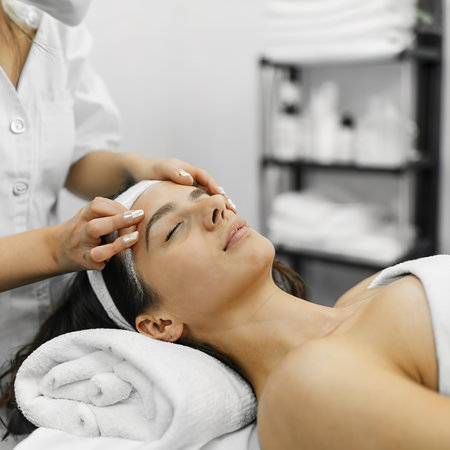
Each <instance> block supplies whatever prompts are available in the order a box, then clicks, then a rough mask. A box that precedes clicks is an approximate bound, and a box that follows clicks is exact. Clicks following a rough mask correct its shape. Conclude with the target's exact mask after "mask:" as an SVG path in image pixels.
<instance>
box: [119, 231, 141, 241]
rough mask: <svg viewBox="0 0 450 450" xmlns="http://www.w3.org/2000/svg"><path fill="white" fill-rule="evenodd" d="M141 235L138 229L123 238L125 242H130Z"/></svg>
mask: <svg viewBox="0 0 450 450" xmlns="http://www.w3.org/2000/svg"><path fill="white" fill-rule="evenodd" d="M138 236H139V232H138V231H133V232H132V233H130V234H126V235H125V236H124V237H123V238H122V239H123V243H124V244H129V243H130V242H134V241H135V240H136V239H137V238H138Z"/></svg>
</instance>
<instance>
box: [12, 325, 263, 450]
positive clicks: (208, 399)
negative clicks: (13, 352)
mask: <svg viewBox="0 0 450 450" xmlns="http://www.w3.org/2000/svg"><path fill="white" fill-rule="evenodd" d="M44 380H45V381H44ZM69 380H71V381H70V382H69ZM119 380H120V381H119ZM93 384H95V386H96V388H97V390H95V389H94V387H93ZM127 385H128V386H129V387H127ZM52 387H53V388H54V389H51V388H52ZM42 388H44V389H42ZM15 390H16V399H17V403H18V405H19V407H20V409H21V410H22V412H23V414H24V415H25V417H26V418H27V419H28V420H30V421H31V422H32V423H34V424H35V425H37V426H43V427H47V428H53V429H57V430H62V431H67V432H70V433H74V434H78V435H82V436H113V437H122V438H127V439H135V440H141V441H147V442H152V444H153V446H152V447H151V448H152V449H169V448H170V449H171V450H177V449H180V450H181V449H183V450H185V449H194V448H200V447H201V446H202V445H204V444H205V443H206V442H209V441H210V440H211V439H214V438H216V437H218V436H221V435H222V434H225V433H231V432H233V431H235V430H238V429H240V428H242V427H244V426H245V425H247V424H249V423H251V422H252V421H254V419H255V417H256V399H255V396H254V394H253V391H252V389H251V387H250V386H249V384H248V383H247V382H246V381H245V380H244V379H242V378H241V377H240V376H239V375H238V374H237V373H236V372H235V371H233V370H232V369H230V368H229V367H227V366H225V365H224V364H223V363H221V362H220V361H218V360H216V359H215V358H213V357H211V356H209V355H206V354H205V353H203V352H200V351H198V350H194V349H192V348H188V347H185V346H182V345H177V344H171V343H166V342H161V341H156V340H154V339H150V338H148V337H145V336H143V335H141V334H139V333H135V332H130V331H125V330H107V329H95V330H84V331H79V332H75V333H68V334H65V335H62V336H59V337H57V338H55V339H53V340H51V341H49V342H47V343H45V344H44V345H43V346H41V347H39V348H38V349H37V350H36V351H35V352H33V353H32V354H31V355H30V356H29V357H28V358H27V359H26V360H25V362H24V363H23V364H22V366H21V368H20V370H19V372H18V374H17V378H16V384H15ZM100 390H101V392H100ZM44 391H45V392H44ZM46 393H48V394H49V395H46ZM92 394H94V395H92ZM71 395H72V397H71ZM102 405H103V406H102ZM149 448H150V447H149Z"/></svg>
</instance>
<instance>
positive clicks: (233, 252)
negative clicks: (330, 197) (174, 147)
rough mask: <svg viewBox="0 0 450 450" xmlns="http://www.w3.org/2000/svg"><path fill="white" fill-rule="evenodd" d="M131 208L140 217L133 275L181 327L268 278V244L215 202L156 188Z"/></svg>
mask: <svg viewBox="0 0 450 450" xmlns="http://www.w3.org/2000/svg"><path fill="white" fill-rule="evenodd" d="M133 208H134V209H138V208H142V209H143V210H144V211H145V219H144V220H143V221H142V222H141V223H140V224H139V236H140V238H139V242H138V243H137V244H136V245H135V246H134V247H133V254H134V266H135V269H136V272H137V273H138V275H139V276H140V277H141V278H142V279H143V280H144V281H145V282H146V283H147V284H148V285H149V286H150V287H151V288H152V289H153V290H155V291H156V292H157V294H158V296H159V298H160V299H161V303H162V305H163V307H164V308H166V309H167V310H169V311H170V312H171V313H172V314H173V315H174V316H175V317H177V318H178V320H180V321H182V322H183V323H186V324H188V325H189V324H191V325H193V326H201V323H202V322H204V321H205V319H206V320H208V319H209V318H210V317H214V316H212V315H215V314H220V313H226V312H227V311H230V309H232V307H233V304H234V303H236V302H239V301H241V299H242V298H245V295H246V293H247V294H248V293H249V292H250V291H251V289H252V286H254V283H257V282H259V281H263V280H264V278H267V277H269V278H270V273H271V267H272V261H273V256H274V249H273V245H272V244H271V243H270V241H268V240H267V239H266V238H264V237H263V236H261V235H260V234H259V233H257V232H255V231H254V230H252V229H251V228H250V226H249V225H248V224H247V222H246V221H245V220H243V219H241V218H240V217H239V216H237V215H236V214H235V213H233V212H232V211H231V210H229V209H227V208H226V203H225V198H224V197H223V196H221V195H212V196H211V195H209V194H208V193H207V192H206V191H205V190H203V189H201V188H196V187H192V186H181V185H177V184H175V183H172V182H169V181H164V182H161V183H157V184H156V185H154V186H152V187H150V188H149V189H148V190H147V191H146V192H144V194H142V195H141V196H140V197H139V198H138V200H137V201H136V202H135V204H134V205H133Z"/></svg>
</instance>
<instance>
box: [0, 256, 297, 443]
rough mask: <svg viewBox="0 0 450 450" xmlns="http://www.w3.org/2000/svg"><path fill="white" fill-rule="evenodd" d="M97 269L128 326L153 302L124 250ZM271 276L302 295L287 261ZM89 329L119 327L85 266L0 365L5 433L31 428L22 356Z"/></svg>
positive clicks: (276, 266)
mask: <svg viewBox="0 0 450 450" xmlns="http://www.w3.org/2000/svg"><path fill="white" fill-rule="evenodd" d="M102 274H103V278H104V280H105V284H106V286H107V287H108V290H109V292H110V294H111V296H112V297H113V299H114V302H115V304H116V306H117V308H118V310H119V311H120V313H121V314H122V316H123V317H124V318H125V319H126V320H127V322H128V323H130V324H131V325H134V323H135V319H136V317H138V316H139V315H140V314H142V313H143V312H145V311H146V310H148V309H149V308H152V307H153V308H156V307H157V306H158V294H157V292H155V291H154V290H153V289H152V288H151V287H150V286H148V285H147V284H145V283H144V282H143V281H142V280H140V279H138V278H137V277H136V276H131V274H130V268H128V267H127V263H126V258H124V257H123V255H115V256H113V257H112V258H111V259H110V260H109V262H108V263H107V264H106V266H105V268H104V269H103V272H102ZM272 276H273V279H274V281H275V282H276V284H277V285H278V286H279V287H280V288H281V289H283V290H285V291H286V292H288V293H290V294H292V295H294V296H296V297H301V296H302V295H303V291H304V283H303V281H302V279H301V278H300V276H299V275H298V274H297V273H296V272H294V271H293V270H292V269H290V268H289V267H288V266H286V265H284V264H283V263H280V262H278V261H274V262H273V266H272ZM93 328H116V329H117V328H119V327H118V326H117V325H116V324H115V323H114V322H113V321H112V320H111V319H110V318H109V317H108V315H107V314H106V312H105V310H104V309H103V306H102V305H101V304H100V302H99V301H98V299H97V296H96V295H95V293H94V291H93V290H92V287H91V285H90V282H89V279H88V277H87V273H86V271H82V272H78V273H77V274H76V275H75V276H74V277H73V278H72V279H71V281H70V284H69V286H68V287H67V289H66V291H65V293H64V295H63V297H62V299H61V301H60V302H59V304H58V306H57V307H56V308H55V310H54V311H53V312H52V313H51V315H50V316H49V317H48V318H47V320H46V321H45V322H44V323H43V324H42V326H41V327H40V329H39V331H38V333H37V334H36V336H35V338H34V340H33V341H32V342H31V343H29V344H27V345H25V346H23V347H22V348H21V349H20V350H19V351H18V352H17V353H16V354H15V355H13V356H12V358H11V359H10V361H8V362H7V363H5V364H4V365H3V367H2V369H1V372H0V384H1V388H2V393H1V397H0V407H1V408H6V412H7V415H6V416H7V419H6V423H3V425H4V427H5V428H6V434H5V436H4V437H6V436H8V435H9V434H13V435H21V434H28V433H30V432H31V431H33V430H34V429H35V428H36V427H35V426H34V425H32V424H31V423H30V422H28V420H26V418H25V417H24V416H23V415H22V413H21V411H20V410H19V409H18V407H17V404H16V401H15V394H14V381H15V377H16V374H17V371H18V370H19V367H20V366H21V364H22V363H23V361H24V360H25V359H26V358H27V357H28V356H29V355H30V354H31V353H32V352H33V351H34V350H36V349H37V348H38V347H39V346H41V345H42V344H44V343H45V342H47V341H49V340H50V339H53V338H55V337H56V336H59V335H61V334H65V333H69V332H72V331H79V330H85V329H93ZM178 343H179V344H183V345H189V346H191V347H195V348H198V349H199V350H202V351H205V352H206V353H209V354H211V355H212V356H214V357H216V358H218V359H220V360H221V361H223V362H225V363H226V364H228V365H230V366H231V367H233V368H234V369H236V370H238V368H237V367H236V365H235V364H234V363H233V361H231V360H229V359H228V358H227V357H226V356H225V355H223V354H221V353H220V352H218V351H217V350H216V349H214V348H213V347H211V346H209V345H207V344H206V345H205V344H203V343H198V342H193V341H190V340H189V338H188V337H186V338H182V339H180V340H179V341H178Z"/></svg>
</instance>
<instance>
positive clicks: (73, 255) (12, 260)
mask: <svg viewBox="0 0 450 450" xmlns="http://www.w3.org/2000/svg"><path fill="white" fill-rule="evenodd" d="M142 218H143V213H142V212H141V211H138V212H134V213H131V212H130V211H127V210H126V209H125V208H124V207H123V206H122V205H120V204H119V203H117V202H114V201H112V200H109V199H106V198H95V199H94V200H93V201H92V202H91V203H90V204H89V205H87V206H86V207H84V208H83V209H81V210H80V211H79V212H78V214H76V215H75V216H74V217H73V218H72V219H70V220H68V221H66V222H63V223H61V224H59V225H56V226H53V227H47V228H40V229H37V230H32V231H27V232H24V233H20V234H16V235H13V236H7V237H3V238H0V292H3V291H6V290H9V289H13V288H16V287H19V286H22V285H25V284H29V283H33V282H35V281H39V280H43V279H45V278H49V277H51V276H55V275H60V274H63V273H69V272H75V271H79V270H83V269H97V270H101V269H103V267H104V266H105V261H107V260H108V259H109V258H110V257H111V256H113V255H114V254H115V253H118V252H120V251H122V250H124V249H126V248H129V247H131V246H132V245H134V244H135V243H136V242H137V239H138V235H137V231H135V227H136V225H137V223H139V222H140V221H141V220H142ZM116 230H121V234H122V235H121V236H120V237H118V238H117V239H116V240H115V241H114V242H111V243H108V244H102V242H101V237H102V236H104V235H107V234H109V233H112V232H113V231H116Z"/></svg>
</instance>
